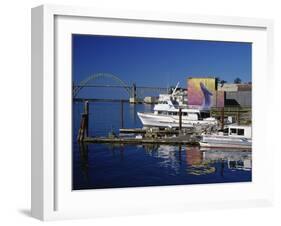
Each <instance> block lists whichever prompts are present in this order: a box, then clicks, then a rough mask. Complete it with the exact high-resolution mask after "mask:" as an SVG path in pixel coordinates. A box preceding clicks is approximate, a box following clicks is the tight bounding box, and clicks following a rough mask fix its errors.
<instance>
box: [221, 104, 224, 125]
mask: <svg viewBox="0 0 281 226" xmlns="http://www.w3.org/2000/svg"><path fill="white" fill-rule="evenodd" d="M223 129H224V107H222V108H221V130H223Z"/></svg>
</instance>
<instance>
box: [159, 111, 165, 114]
mask: <svg viewBox="0 0 281 226" xmlns="http://www.w3.org/2000/svg"><path fill="white" fill-rule="evenodd" d="M158 114H159V115H167V112H166V111H158Z"/></svg>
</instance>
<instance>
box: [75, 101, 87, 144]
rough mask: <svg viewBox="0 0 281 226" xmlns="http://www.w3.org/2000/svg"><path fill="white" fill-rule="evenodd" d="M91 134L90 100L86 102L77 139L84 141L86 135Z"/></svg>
mask: <svg viewBox="0 0 281 226" xmlns="http://www.w3.org/2000/svg"><path fill="white" fill-rule="evenodd" d="M88 136H89V101H85V102H84V111H83V113H82V117H81V122H80V128H79V131H78V136H77V141H78V142H83V141H84V139H85V137H88Z"/></svg>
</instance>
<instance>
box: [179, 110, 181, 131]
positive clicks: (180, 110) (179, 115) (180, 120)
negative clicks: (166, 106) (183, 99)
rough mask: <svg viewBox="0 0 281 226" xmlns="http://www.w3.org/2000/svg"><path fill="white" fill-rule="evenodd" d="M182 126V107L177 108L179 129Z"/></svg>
mask: <svg viewBox="0 0 281 226" xmlns="http://www.w3.org/2000/svg"><path fill="white" fill-rule="evenodd" d="M181 128H182V108H179V131H181Z"/></svg>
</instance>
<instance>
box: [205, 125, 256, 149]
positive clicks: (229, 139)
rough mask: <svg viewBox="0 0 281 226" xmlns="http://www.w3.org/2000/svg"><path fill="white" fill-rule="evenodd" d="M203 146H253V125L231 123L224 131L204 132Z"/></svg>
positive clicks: (249, 147) (243, 147)
mask: <svg viewBox="0 0 281 226" xmlns="http://www.w3.org/2000/svg"><path fill="white" fill-rule="evenodd" d="M200 146H201V147H203V148H239V149H251V148H252V128H251V126H239V125H229V126H228V127H227V128H226V129H225V130H224V131H223V132H218V133H215V134H203V135H202V139H201V142H200Z"/></svg>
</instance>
